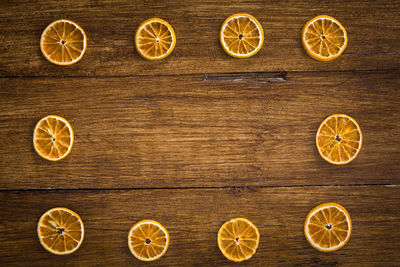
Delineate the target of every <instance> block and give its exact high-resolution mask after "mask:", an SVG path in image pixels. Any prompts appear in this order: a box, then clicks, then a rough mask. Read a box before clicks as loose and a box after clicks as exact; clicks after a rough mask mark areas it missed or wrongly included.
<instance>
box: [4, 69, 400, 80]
mask: <svg viewBox="0 0 400 267" xmlns="http://www.w3.org/2000/svg"><path fill="white" fill-rule="evenodd" d="M313 73H361V74H400V69H376V70H337V71H331V70H327V71H284V70H282V71H273V72H262V71H261V72H227V73H223V72H221V73H185V74H135V75H99V76H97V75H94V76H93V75H76V76H73V75H71V76H68V75H57V76H54V75H49V76H47V75H37V76H36V75H8V73H6V72H4V71H1V70H0V79H14V78H19V79H66V78H71V79H111V78H140V77H143V78H144V77H146V78H148V77H182V76H183V77H188V76H199V77H201V80H202V81H205V82H213V81H231V82H238V81H244V80H255V81H258V82H260V83H266V82H286V81H289V80H288V79H287V76H288V74H295V75H296V74H297V75H302V74H303V75H307V74H313Z"/></svg>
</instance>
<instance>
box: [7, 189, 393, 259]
mask: <svg viewBox="0 0 400 267" xmlns="http://www.w3.org/2000/svg"><path fill="white" fill-rule="evenodd" d="M399 193H400V191H399V187H398V186H396V187H387V186H361V187H358V186H357V187H312V188H263V189H256V188H248V189H203V190H198V189H196V190H189V189H186V190H128V191H126V190H118V191H75V190H73V191H57V192H46V191H42V192H1V193H0V200H1V201H0V203H1V204H0V206H1V211H2V216H1V219H0V221H1V223H0V240H1V242H0V248H1V249H0V262H1V263H2V265H5V266H6V265H10V264H12V265H24V264H25V265H26V264H28V265H29V266H31V264H32V263H35V265H38V266H49V265H73V266H98V265H103V266H105V265H106V266H117V265H120V266H128V265H139V264H140V263H139V261H137V260H136V259H135V258H134V257H133V256H132V255H131V254H130V252H129V250H128V247H127V234H128V231H129V229H130V227H131V226H132V225H133V224H134V223H135V222H137V221H139V220H141V219H144V218H151V219H155V220H157V221H159V222H160V223H162V224H163V225H164V226H165V227H166V228H167V229H168V231H169V233H170V236H171V244H170V247H169V249H168V251H167V253H166V254H165V255H164V256H163V257H162V258H161V259H160V260H158V261H156V262H153V263H150V264H149V265H150V266H190V265H192V266H209V265H210V264H211V265H213V266H224V265H232V264H231V263H230V262H228V261H227V260H225V258H224V257H223V256H222V254H221V253H220V251H219V249H218V246H217V242H216V237H217V231H218V229H219V227H220V226H221V225H222V224H223V222H224V221H226V220H229V219H231V218H235V217H239V216H240V217H245V218H248V219H250V220H251V221H252V222H253V223H254V224H255V225H256V226H257V227H258V229H259V231H260V236H261V238H260V245H259V249H258V250H257V253H256V254H255V256H254V257H253V258H252V259H251V260H249V261H247V262H245V263H243V265H245V266H265V265H267V264H268V265H271V266H276V265H291V266H293V265H295V264H298V265H301V266H311V265H313V266H336V265H339V266H342V265H358V266H360V265H361V266H398V265H399V264H400V254H399V251H400V231H398V229H399V227H400V213H399V212H398V206H399V203H400V194H399ZM331 201H333V202H338V203H340V204H342V205H343V206H344V207H345V208H346V209H347V210H348V211H349V213H350V216H351V219H352V222H353V232H352V236H351V238H350V241H349V243H348V244H347V245H346V246H345V247H344V248H342V249H341V250H338V251H337V252H334V253H322V252H318V251H317V250H315V249H314V248H312V247H311V246H310V245H309V244H308V243H307V241H306V239H305V238H304V235H303V223H304V219H305V216H306V214H307V213H308V211H309V210H311V209H312V208H313V207H314V206H316V205H317V204H320V203H324V202H331ZM55 206H66V207H68V208H71V209H73V210H74V211H76V212H78V213H79V215H80V216H81V217H82V219H83V221H84V224H85V229H86V231H85V239H84V242H83V244H82V246H81V247H80V248H79V250H77V251H76V252H75V253H74V254H72V255H69V256H54V255H50V253H48V252H47V251H45V250H44V249H43V248H42V247H41V245H40V244H39V242H38V240H37V237H36V227H37V221H38V219H39V217H40V215H41V214H42V213H43V212H45V211H46V210H47V209H50V208H52V207H55ZM371 214H373V216H371ZM146 265H147V264H146Z"/></svg>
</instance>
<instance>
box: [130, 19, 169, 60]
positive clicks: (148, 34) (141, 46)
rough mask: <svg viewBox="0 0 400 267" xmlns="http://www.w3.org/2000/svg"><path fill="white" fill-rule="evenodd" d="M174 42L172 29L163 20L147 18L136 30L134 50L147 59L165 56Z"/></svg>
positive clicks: (157, 58)
mask: <svg viewBox="0 0 400 267" xmlns="http://www.w3.org/2000/svg"><path fill="white" fill-rule="evenodd" d="M175 44H176V37H175V32H174V29H173V28H172V26H171V25H170V24H169V23H168V22H166V21H165V20H162V19H159V18H152V19H148V20H146V21H144V22H142V23H141V24H140V25H139V27H138V29H137V30H136V34H135V46H136V50H137V52H138V53H139V55H140V56H142V57H143V58H145V59H147V60H159V59H163V58H166V57H167V56H168V55H169V54H171V53H172V51H173V50H174V48H175Z"/></svg>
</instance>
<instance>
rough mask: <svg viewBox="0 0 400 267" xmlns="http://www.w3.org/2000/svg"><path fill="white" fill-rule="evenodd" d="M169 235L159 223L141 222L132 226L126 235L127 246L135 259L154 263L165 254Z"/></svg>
mask: <svg viewBox="0 0 400 267" xmlns="http://www.w3.org/2000/svg"><path fill="white" fill-rule="evenodd" d="M168 245H169V234H168V231H167V229H165V228H164V226H162V225H161V224H160V223H159V222H156V221H153V220H142V221H140V222H138V223H136V224H135V225H134V226H132V228H131V230H130V231H129V234H128V246H129V249H130V251H131V253H132V254H133V256H135V257H136V258H137V259H139V260H142V261H154V260H157V259H159V258H161V257H162V256H163V255H164V254H165V252H167V249H168Z"/></svg>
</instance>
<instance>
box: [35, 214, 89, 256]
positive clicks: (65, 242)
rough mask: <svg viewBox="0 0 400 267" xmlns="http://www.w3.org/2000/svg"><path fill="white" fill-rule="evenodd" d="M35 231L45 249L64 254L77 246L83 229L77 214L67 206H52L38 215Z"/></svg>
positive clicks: (81, 238) (79, 243) (83, 231)
mask: <svg viewBox="0 0 400 267" xmlns="http://www.w3.org/2000/svg"><path fill="white" fill-rule="evenodd" d="M37 233H38V237H39V240H40V244H42V246H43V247H44V248H45V249H46V250H47V251H49V252H51V253H53V254H57V255H66V254H71V253H72V252H74V251H75V250H77V249H78V248H79V246H80V245H81V244H82V242H83V237H84V234H85V230H84V227H83V222H82V219H81V218H80V217H79V215H78V214H76V213H75V212H73V211H72V210H69V209H67V208H53V209H51V210H48V211H46V212H45V213H44V214H43V215H42V216H41V217H40V219H39V223H38V227H37Z"/></svg>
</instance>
